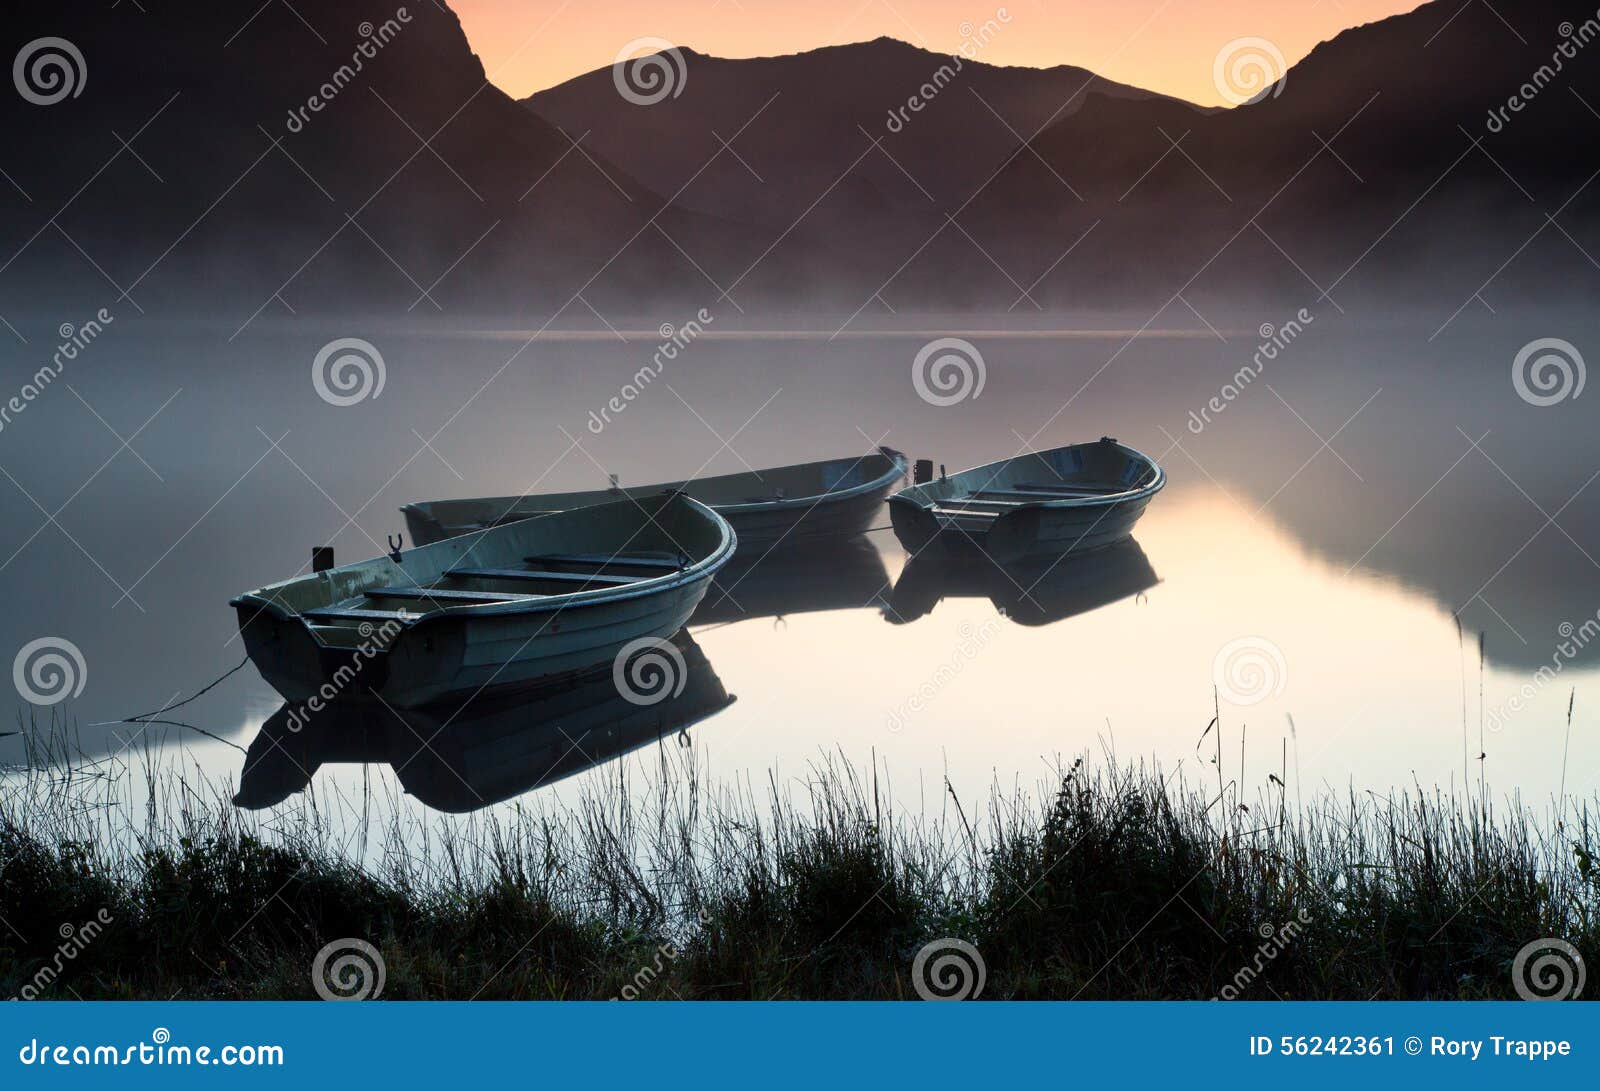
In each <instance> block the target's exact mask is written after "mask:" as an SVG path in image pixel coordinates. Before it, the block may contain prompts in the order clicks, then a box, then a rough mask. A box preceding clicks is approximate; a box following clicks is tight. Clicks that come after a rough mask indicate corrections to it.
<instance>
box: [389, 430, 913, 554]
mask: <svg viewBox="0 0 1600 1091" xmlns="http://www.w3.org/2000/svg"><path fill="white" fill-rule="evenodd" d="M875 454H877V455H882V456H884V457H885V458H887V459H888V460H889V469H888V470H887V471H885V472H884V473H882V474H880V475H878V476H877V477H875V478H873V479H872V480H871V481H868V482H865V483H863V484H860V485H852V486H851V487H850V488H848V489H827V490H824V491H823V492H819V493H808V494H806V495H805V496H793V497H784V498H783V499H781V500H757V501H751V502H748V503H738V504H715V505H712V504H706V503H705V501H703V500H699V499H697V498H696V497H694V496H691V495H690V494H689V493H688V492H687V491H686V490H688V489H690V488H692V487H693V486H694V485H696V484H700V485H705V484H707V483H709V482H713V481H722V480H726V479H730V478H736V477H750V476H752V475H754V476H755V477H757V478H759V477H760V476H761V475H760V471H751V470H746V471H743V472H741V473H736V474H717V475H714V476H712V477H701V478H690V479H689V480H687V481H675V482H669V483H667V484H662V485H640V486H630V487H629V488H627V489H617V490H615V492H616V493H617V494H619V495H620V494H624V493H628V492H638V491H643V492H651V491H654V490H661V489H672V490H675V491H678V492H682V493H684V495H685V496H686V497H688V499H690V500H694V501H695V503H697V504H702V505H704V506H706V507H708V508H710V509H711V510H712V511H714V512H716V513H717V514H719V515H722V516H724V517H726V516H728V515H754V514H760V513H763V512H771V511H786V510H789V509H792V508H797V507H806V508H808V509H809V508H814V507H820V506H822V505H824V504H833V503H839V502H841V501H845V500H853V499H855V498H856V497H859V496H865V495H868V494H870V493H872V492H876V491H877V490H879V489H883V488H888V487H890V486H892V485H893V484H894V483H895V482H896V481H897V480H899V479H900V478H903V477H905V476H906V474H907V473H908V472H910V469H911V460H910V457H909V456H907V455H906V454H905V453H904V452H903V451H896V450H894V449H893V448H892V447H879V448H878V449H877V450H876V451H868V452H867V453H866V454H862V455H857V456H855V457H854V458H851V457H849V456H841V457H839V458H820V459H814V460H813V461H811V462H795V463H791V464H789V465H785V466H771V467H768V472H769V473H771V472H776V471H778V470H799V469H806V468H809V467H812V466H817V467H821V466H830V465H833V464H836V463H841V462H844V463H849V464H851V465H858V464H860V463H861V462H863V461H865V460H866V459H868V458H871V457H872V456H873V455H875ZM591 491H592V492H593V493H594V495H609V494H611V493H612V492H613V490H609V489H595V490H591ZM541 495H561V494H540V493H525V494H523V495H522V496H520V497H505V496H495V497H466V498H463V499H462V500H454V501H435V500H417V501H413V502H411V503H409V504H402V505H401V506H400V511H401V513H402V514H405V513H415V514H417V515H420V516H422V517H423V518H426V519H430V520H433V521H434V522H436V523H437V522H439V520H438V517H437V516H435V515H434V514H433V510H432V509H433V505H434V504H436V503H463V502H466V503H472V502H496V501H504V500H512V501H514V502H513V503H512V504H511V505H510V506H509V507H508V508H507V509H506V512H505V514H506V515H511V514H512V513H513V512H514V511H515V510H516V503H515V501H523V500H537V499H538V498H539V497H540V496H541ZM578 495H581V494H578ZM603 502H604V501H602V503H603ZM587 506H592V505H581V506H580V507H579V508H562V509H560V511H543V510H540V511H530V512H529V513H528V514H527V515H525V516H521V517H519V518H517V519H516V520H513V521H514V522H522V521H523V520H525V519H538V518H540V517H542V516H545V515H557V514H560V512H561V511H578V510H581V507H587ZM497 525H500V524H497ZM440 526H441V528H442V529H446V530H448V529H450V528H449V527H447V526H445V525H444V524H443V523H440ZM488 529H492V528H489V527H482V528H477V529H476V530H468V531H463V532H462V534H473V533H477V532H478V530H488ZM458 536H459V535H450V537H458ZM442 540H444V539H441V541H442ZM430 544H431V543H430Z"/></svg>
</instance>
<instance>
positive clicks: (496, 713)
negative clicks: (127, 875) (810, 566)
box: [234, 633, 734, 813]
mask: <svg viewBox="0 0 1600 1091" xmlns="http://www.w3.org/2000/svg"><path fill="white" fill-rule="evenodd" d="M672 646H673V648H674V649H675V651H676V653H677V655H678V656H680V657H681V667H679V666H678V665H677V664H675V663H674V664H671V665H669V666H667V667H666V668H665V673H663V674H658V675H656V676H655V677H654V678H653V679H652V678H650V676H649V670H648V668H641V669H640V670H639V671H638V672H637V673H634V672H632V671H630V676H631V677H633V678H634V679H635V682H637V683H639V691H640V692H637V693H633V694H632V696H633V697H634V699H633V700H630V699H629V697H628V696H627V695H625V693H624V688H625V687H624V688H619V685H618V683H617V681H616V680H615V679H614V678H613V676H612V672H611V669H610V667H607V668H606V669H605V670H603V671H595V672H590V673H587V674H585V675H583V676H581V677H577V678H568V679H563V680H561V681H559V682H553V683H551V684H549V685H546V686H543V687H539V688H535V689H529V690H524V691H522V692H520V693H517V694H515V695H514V696H507V697H497V698H493V699H487V698H483V699H479V700H476V701H472V702H469V703H468V704H466V705H465V706H458V707H438V708H430V709H404V710H402V709H388V708H385V707H382V706H378V707H376V708H349V709H346V708H332V709H324V710H322V711H321V712H318V713H315V714H313V715H309V716H308V715H306V714H305V713H304V712H299V711H297V710H295V709H291V708H290V706H288V705H285V706H283V707H282V708H281V709H279V710H278V711H277V712H276V713H274V714H273V715H272V716H271V718H269V719H268V720H267V722H266V723H265V724H263V725H262V727H261V730H260V732H258V733H257V735H256V737H255V738H254V739H253V740H251V743H250V748H249V752H248V753H247V755H246V757H245V761H244V769H243V771H242V772H241V774H240V778H239V792H238V794H237V795H236V796H235V797H234V802H235V803H236V804H237V805H238V806H240V807H245V808H248V809H251V810H259V809H262V808H265V807H271V806H273V805H274V804H277V803H281V802H283V801H284V800H286V799H288V798H289V797H290V796H292V795H294V794H295V793H296V792H300V791H303V790H304V789H305V788H306V787H307V786H308V785H309V784H310V783H311V778H312V776H313V775H314V774H315V773H316V771H317V770H318V769H319V768H320V767H322V766H323V765H330V764H337V763H362V764H365V763H385V764H388V765H390V766H392V767H393V768H394V772H395V776H396V777H397V778H398V779H399V781H400V783H401V785H402V786H403V787H404V788H405V790H406V791H407V792H408V793H409V794H411V795H413V796H415V797H416V798H417V799H418V800H420V801H421V802H422V803H424V804H426V805H427V806H429V807H432V808H434V809H436V810H440V811H452V812H458V813H459V812H465V811H474V810H478V809H479V808H482V807H487V806H489V805H490V804H493V803H498V802H500V801H502V800H505V799H509V798H511V797H512V796H515V795H520V794H521V793H523V792H528V791H532V790H534V789H536V788H541V787H544V786H545V785H548V784H553V783H554V782H556V781H558V780H561V779H562V778H564V777H569V776H571V775H573V774H574V773H580V772H583V771H584V770H586V769H589V768H592V767H593V766H595V765H599V764H601V763H602V762H606V761H610V760H612V759H614V758H617V757H620V756H622V755H623V754H626V753H628V752H629V751H631V750H634V749H637V748H638V747H641V746H644V745H647V744H649V743H652V742H656V741H658V740H666V739H667V737H668V736H669V735H674V734H677V733H680V732H683V731H686V730H687V729H688V728H689V727H692V726H693V725H695V724H697V723H699V722H700V721H701V720H704V719H706V718H707V717H709V716H712V715H714V714H715V713H718V712H721V711H722V710H723V709H725V708H727V707H728V706H729V705H730V704H732V703H733V701H734V698H733V697H732V696H730V695H729V694H728V692H727V690H726V689H724V688H723V685H722V680H721V679H720V678H718V677H717V674H716V672H715V671H714V670H713V669H712V668H711V664H710V663H709V662H708V661H707V660H706V657H705V653H704V652H703V651H701V649H700V646H699V645H698V644H696V643H695V642H694V639H693V638H692V637H690V636H689V635H688V634H687V633H680V634H679V635H678V636H677V637H675V638H674V639H673V641H672ZM668 658H670V657H668ZM663 662H666V659H658V660H657V664H658V665H659V664H661V663H663ZM629 666H630V668H631V667H633V666H635V664H629ZM658 683H660V684H658ZM678 683H681V688H679V687H678ZM662 684H664V685H665V686H666V687H670V689H671V690H672V691H673V692H671V693H669V694H668V695H667V696H665V697H664V698H662V699H660V700H657V701H656V702H655V703H654V704H644V703H640V702H641V701H644V700H648V699H650V698H651V697H654V696H658V695H660V694H662V693H665V692H667V690H666V689H663V688H662Z"/></svg>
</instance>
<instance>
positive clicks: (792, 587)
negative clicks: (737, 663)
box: [689, 534, 889, 626]
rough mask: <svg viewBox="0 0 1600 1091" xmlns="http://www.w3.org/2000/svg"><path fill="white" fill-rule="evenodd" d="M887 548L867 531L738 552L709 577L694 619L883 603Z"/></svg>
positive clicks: (714, 621)
mask: <svg viewBox="0 0 1600 1091" xmlns="http://www.w3.org/2000/svg"><path fill="white" fill-rule="evenodd" d="M888 591H889V571H888V569H886V568H885V567H884V565H883V554H882V553H880V552H878V548H877V547H876V546H874V545H873V544H872V542H871V541H869V540H868V539H867V537H866V535H864V534H856V535H851V536H849V537H843V538H835V539H820V540H818V541H817V542H815V543H813V544H810V545H808V547H807V548H806V549H805V550H804V551H801V550H789V551H786V552H780V551H776V550H775V551H773V552H771V553H767V554H762V553H756V554H755V555H754V556H749V557H746V556H744V555H738V556H735V557H734V559H733V560H732V561H730V562H729V563H728V564H726V565H724V566H723V567H722V568H721V569H720V570H719V571H718V572H717V574H716V576H715V577H714V578H713V579H712V581H711V587H710V589H709V590H707V591H706V596H705V598H703V599H701V600H700V606H699V607H698V608H697V609H696V610H695V612H694V616H692V617H691V618H690V619H689V624H690V625H695V626H703V625H726V624H730V623H732V622H735V621H749V620H752V619H754V618H764V617H766V618H782V617H784V616H785V615H789V614H807V613H820V612H822V611H824V610H855V609H861V608H863V607H868V606H881V605H882V604H883V600H884V597H885V596H886V595H887V594H888Z"/></svg>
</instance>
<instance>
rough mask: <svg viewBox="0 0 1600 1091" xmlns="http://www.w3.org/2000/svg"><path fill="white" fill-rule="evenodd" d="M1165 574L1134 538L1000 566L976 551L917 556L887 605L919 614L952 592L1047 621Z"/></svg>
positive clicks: (1012, 614) (1019, 617)
mask: <svg viewBox="0 0 1600 1091" xmlns="http://www.w3.org/2000/svg"><path fill="white" fill-rule="evenodd" d="M1159 582H1160V580H1159V579H1158V578H1157V576H1156V573H1155V569H1154V568H1152V567H1151V565H1150V560H1149V558H1148V557H1146V556H1145V554H1144V550H1143V549H1142V548H1140V546H1139V543H1138V542H1136V541H1134V540H1133V539H1131V538H1130V539H1129V540H1127V541H1125V542H1120V543H1118V544H1117V545H1114V546H1109V547H1107V548H1105V549H1099V550H1096V551H1094V552H1093V553H1089V554H1086V555H1084V556H1082V557H1072V558H1067V559H1064V560H1061V561H1059V562H1054V563H1053V562H1050V561H1035V562H1030V563H1028V564H1022V565H1005V566H1001V565H998V564H996V563H994V562H993V561H990V560H987V559H984V558H981V557H978V558H971V559H965V560H963V559H955V558H947V557H943V556H937V557H935V556H927V555H924V556H918V557H913V558H911V560H909V561H908V562H907V563H906V566H905V569H904V570H903V571H901V573H900V578H899V579H898V580H896V581H895V585H894V590H893V591H891V592H890V594H889V602H888V605H887V607H886V608H885V609H884V612H883V614H884V617H885V618H886V619H887V620H889V621H891V622H893V623H895V624H904V623H905V622H908V621H915V620H916V619H917V618H920V617H924V616H926V615H927V614H929V613H931V612H932V611H933V609H934V607H935V606H937V605H938V604H939V603H940V602H942V601H943V600H945V599H947V598H986V599H989V600H990V601H991V602H993V603H994V605H995V608H996V609H997V610H999V611H1001V612H1002V613H1004V614H1005V615H1006V616H1007V617H1009V618H1010V619H1011V620H1012V621H1015V622H1017V623H1018V624H1021V625H1049V624H1051V623H1052V622H1056V621H1062V620H1064V619H1066V618H1069V617H1076V616H1077V615H1079V614H1085V613H1088V612H1089V611H1090V610H1095V609H1098V608H1099V607H1101V606H1107V605H1110V604H1111V603H1113V602H1118V601H1120V600H1122V599H1125V598H1127V597H1128V596H1130V595H1137V594H1140V593H1142V592H1145V591H1148V590H1149V589H1150V588H1152V587H1154V586H1155V585H1156V584H1157V583H1159Z"/></svg>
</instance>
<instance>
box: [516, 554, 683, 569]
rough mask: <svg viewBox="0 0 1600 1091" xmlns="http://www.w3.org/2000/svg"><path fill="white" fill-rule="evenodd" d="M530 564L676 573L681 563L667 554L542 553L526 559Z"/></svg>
mask: <svg viewBox="0 0 1600 1091" xmlns="http://www.w3.org/2000/svg"><path fill="white" fill-rule="evenodd" d="M523 560H525V561H527V562H528V563H529V564H564V565H585V566H589V567H594V568H652V569H658V570H661V571H671V572H676V571H677V570H678V568H679V562H678V560H677V558H675V557H669V556H667V555H666V554H665V553H662V554H649V553H618V554H617V555H615V556H611V555H610V554H606V553H542V554H540V555H538V556H536V557H524V558H523Z"/></svg>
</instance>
